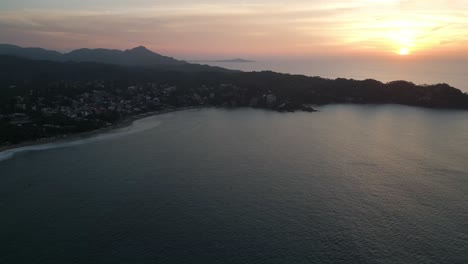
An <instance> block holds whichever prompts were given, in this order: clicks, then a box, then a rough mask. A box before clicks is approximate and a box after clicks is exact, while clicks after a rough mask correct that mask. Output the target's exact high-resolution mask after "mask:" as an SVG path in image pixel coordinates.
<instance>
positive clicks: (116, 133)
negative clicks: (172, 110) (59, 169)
mask: <svg viewBox="0 0 468 264" xmlns="http://www.w3.org/2000/svg"><path fill="white" fill-rule="evenodd" d="M161 123H162V121H160V120H158V119H157V116H150V117H146V118H143V119H140V120H136V121H134V122H133V123H132V124H131V125H130V126H128V127H124V128H120V129H116V130H112V131H109V132H106V133H103V134H97V135H95V136H91V137H89V138H82V139H74V140H70V141H63V142H56V143H46V144H40V145H33V146H26V147H20V148H15V149H9V150H5V151H2V152H0V162H2V161H5V160H7V159H10V158H12V157H14V156H15V155H18V154H20V153H25V152H30V151H42V150H50V149H57V148H66V147H72V146H77V145H83V144H88V143H92V142H97V141H102V140H108V139H114V138H119V137H123V136H127V135H131V134H135V133H139V132H143V131H146V130H149V129H152V128H155V127H157V126H159V125H160V124H161Z"/></svg>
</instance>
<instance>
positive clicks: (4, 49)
mask: <svg viewBox="0 0 468 264" xmlns="http://www.w3.org/2000/svg"><path fill="white" fill-rule="evenodd" d="M0 55H12V56H17V57H22V58H27V59H34V60H49V61H60V62H65V61H75V62H100V63H108V64H116V65H126V66H157V65H184V64H188V63H187V62H185V61H179V60H176V59H174V58H171V57H167V56H163V55H160V54H157V53H154V52H152V51H150V50H148V49H147V48H145V47H143V46H140V47H136V48H133V49H129V50H125V51H121V50H111V49H78V50H74V51H72V52H69V53H65V54H62V53H59V52H57V51H52V50H45V49H41V48H22V47H18V46H15V45H9V44H0Z"/></svg>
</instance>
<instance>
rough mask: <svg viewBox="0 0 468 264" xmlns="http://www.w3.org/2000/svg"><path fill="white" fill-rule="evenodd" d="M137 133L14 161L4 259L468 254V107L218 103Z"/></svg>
mask: <svg viewBox="0 0 468 264" xmlns="http://www.w3.org/2000/svg"><path fill="white" fill-rule="evenodd" d="M141 127H144V128H145V129H141ZM131 129H134V130H135V131H134V133H128V130H127V131H125V132H124V133H121V134H119V135H117V136H116V135H113V136H109V137H101V138H100V140H94V141H93V140H91V141H86V142H80V143H79V144H78V143H77V144H72V145H62V146H56V147H58V148H55V149H54V148H50V147H49V149H47V150H42V151H29V152H23V153H19V154H17V155H15V156H13V157H12V158H10V159H5V160H3V161H2V162H0V182H1V184H0V211H1V212H2V215H1V217H0V234H1V235H0V263H2V264H3V263H8V264H13V263H61V264H62V263H468V112H463V111H443V110H441V111H435V110H428V109H421V108H412V107H405V106H395V105H386V106H353V105H335V106H327V107H322V108H321V112H319V113H301V112H298V113H276V112H269V111H263V110H254V109H235V110H234V109H233V110H221V109H203V110H189V111H183V112H177V113H171V114H165V115H160V116H155V117H151V118H147V119H144V120H142V121H140V122H139V123H137V124H136V125H135V126H134V127H133V128H131Z"/></svg>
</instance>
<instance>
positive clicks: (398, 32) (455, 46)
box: [0, 0, 468, 56]
mask: <svg viewBox="0 0 468 264" xmlns="http://www.w3.org/2000/svg"><path fill="white" fill-rule="evenodd" d="M0 10H1V11H0V42H3V43H13V44H18V45H24V46H41V47H48V48H53V49H58V50H62V51H67V50H72V49H75V48H80V47H91V48H92V47H110V48H118V49H125V48H129V47H133V46H137V45H145V46H147V47H149V48H151V49H153V50H156V51H159V52H161V53H166V54H171V55H179V56H211V55H213V56H223V55H246V56H247V55H258V56H271V55H281V56H306V55H343V54H345V55H346V54H348V55H353V54H361V55H385V54H387V55H392V54H393V55H395V53H396V54H400V55H406V54H409V53H411V54H412V55H415V56H416V55H418V54H425V55H429V56H438V55H441V56H445V55H446V54H453V55H456V56H459V55H467V54H468V52H467V50H466V48H465V47H467V46H468V45H467V44H468V37H467V36H468V20H467V19H466V16H468V6H467V2H466V1H436V0H428V1H415V0H406V1H398V0H352V1H345V0H328V1H325V0H314V1H305V0H294V1H288V2H287V4H285V2H283V1H279V0H273V1H266V0H254V1H249V2H248V3H247V2H242V1H232V0H229V1H223V2H222V3H220V2H219V1H215V0H203V1H193V0H181V1H164V0H158V1H149V0H139V1H128V0H116V1H109V0H101V1H88V0H84V1H66V2H61V1H56V0H46V1H40V2H39V1H27V0H20V1H12V0H11V1H2V2H1V3H0ZM187 43H190V45H187Z"/></svg>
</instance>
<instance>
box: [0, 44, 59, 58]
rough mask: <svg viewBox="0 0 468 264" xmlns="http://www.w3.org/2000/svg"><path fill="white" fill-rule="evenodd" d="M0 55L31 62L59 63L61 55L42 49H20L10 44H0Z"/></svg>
mask: <svg viewBox="0 0 468 264" xmlns="http://www.w3.org/2000/svg"><path fill="white" fill-rule="evenodd" d="M0 54H1V55H12V56H18V57H23V58H27V59H33V60H51V61H61V59H62V56H63V54H62V53H60V52H57V51H53V50H46V49H42V48H22V47H18V46H15V45H10V44H0Z"/></svg>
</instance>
